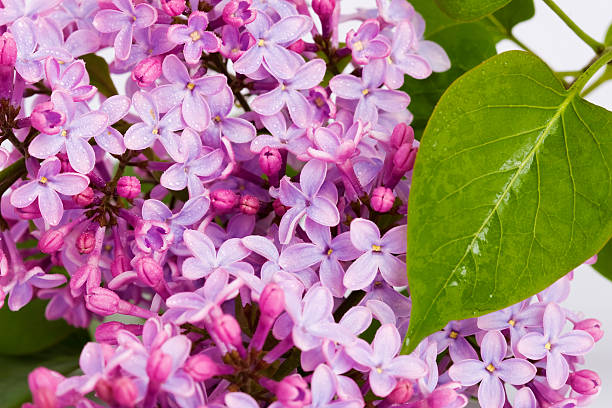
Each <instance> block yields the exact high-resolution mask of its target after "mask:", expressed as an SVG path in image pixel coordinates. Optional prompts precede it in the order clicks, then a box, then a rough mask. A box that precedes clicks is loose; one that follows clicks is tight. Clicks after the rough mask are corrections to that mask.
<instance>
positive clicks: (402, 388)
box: [386, 380, 414, 404]
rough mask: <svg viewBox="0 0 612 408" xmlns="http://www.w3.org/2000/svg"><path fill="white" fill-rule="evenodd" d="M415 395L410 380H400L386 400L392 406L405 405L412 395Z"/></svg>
mask: <svg viewBox="0 0 612 408" xmlns="http://www.w3.org/2000/svg"><path fill="white" fill-rule="evenodd" d="M413 394H414V389H413V388H412V383H411V382H410V381H409V380H399V381H398V382H397V385H396V386H395V388H394V389H393V391H391V394H389V395H388V396H387V398H386V400H387V401H389V402H390V403H391V404H403V403H405V402H408V400H409V399H410V398H412V395H413Z"/></svg>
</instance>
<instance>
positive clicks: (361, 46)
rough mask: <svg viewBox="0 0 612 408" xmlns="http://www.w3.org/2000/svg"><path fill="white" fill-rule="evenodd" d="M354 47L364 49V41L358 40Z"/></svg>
mask: <svg viewBox="0 0 612 408" xmlns="http://www.w3.org/2000/svg"><path fill="white" fill-rule="evenodd" d="M353 49H354V50H355V51H361V50H363V43H362V42H361V41H357V42H356V43H355V44H353Z"/></svg>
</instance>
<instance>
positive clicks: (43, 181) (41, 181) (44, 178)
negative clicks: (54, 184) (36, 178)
mask: <svg viewBox="0 0 612 408" xmlns="http://www.w3.org/2000/svg"><path fill="white" fill-rule="evenodd" d="M47 181H49V179H47V178H46V177H45V176H42V177H41V178H40V183H41V184H45V183H46V182H47Z"/></svg>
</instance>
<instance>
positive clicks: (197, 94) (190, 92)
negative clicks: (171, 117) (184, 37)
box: [151, 55, 226, 132]
mask: <svg viewBox="0 0 612 408" xmlns="http://www.w3.org/2000/svg"><path fill="white" fill-rule="evenodd" d="M162 71H163V73H164V77H165V78H166V79H167V80H168V81H169V82H170V84H169V85H162V86H160V87H158V88H155V89H154V90H153V91H152V92H151V95H152V96H153V98H155V102H156V103H157V106H158V107H159V109H160V111H162V112H166V111H168V110H170V109H171V108H173V107H175V106H178V105H180V110H181V116H182V118H183V120H184V121H185V123H186V124H187V126H189V127H192V128H193V129H195V130H197V131H199V132H201V131H203V130H204V129H206V128H207V127H208V125H209V123H210V108H209V107H208V103H207V102H206V99H205V96H213V95H215V94H218V93H219V92H221V90H222V89H223V88H224V87H225V86H226V79H225V77H224V76H223V75H208V76H203V77H200V78H191V77H190V76H189V72H188V71H187V67H185V65H184V64H183V63H182V62H181V61H180V60H179V59H178V57H177V56H176V55H168V56H167V57H166V58H165V59H164V62H163V64H162Z"/></svg>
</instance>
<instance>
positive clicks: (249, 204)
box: [240, 194, 259, 215]
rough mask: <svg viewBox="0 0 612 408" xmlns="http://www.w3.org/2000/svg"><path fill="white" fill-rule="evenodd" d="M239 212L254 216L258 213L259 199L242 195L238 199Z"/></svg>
mask: <svg viewBox="0 0 612 408" xmlns="http://www.w3.org/2000/svg"><path fill="white" fill-rule="evenodd" d="M240 211H241V212H242V213H243V214H246V215H255V214H257V211H259V199H258V198H257V197H255V196H252V195H248V194H247V195H244V196H242V197H241V198H240Z"/></svg>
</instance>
